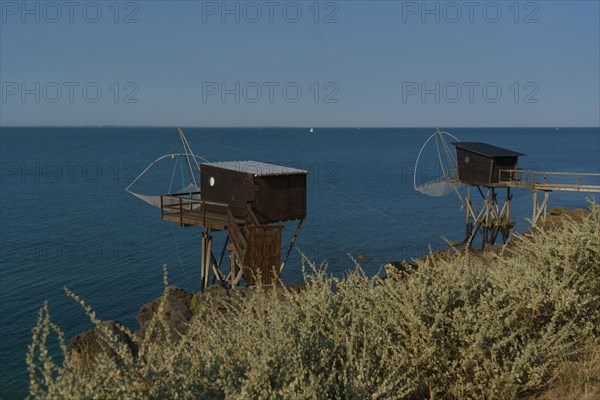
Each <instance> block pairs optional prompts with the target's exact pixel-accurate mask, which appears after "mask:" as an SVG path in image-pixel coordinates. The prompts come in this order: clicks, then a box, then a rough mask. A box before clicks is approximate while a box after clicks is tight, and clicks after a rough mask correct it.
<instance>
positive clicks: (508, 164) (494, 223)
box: [414, 129, 600, 246]
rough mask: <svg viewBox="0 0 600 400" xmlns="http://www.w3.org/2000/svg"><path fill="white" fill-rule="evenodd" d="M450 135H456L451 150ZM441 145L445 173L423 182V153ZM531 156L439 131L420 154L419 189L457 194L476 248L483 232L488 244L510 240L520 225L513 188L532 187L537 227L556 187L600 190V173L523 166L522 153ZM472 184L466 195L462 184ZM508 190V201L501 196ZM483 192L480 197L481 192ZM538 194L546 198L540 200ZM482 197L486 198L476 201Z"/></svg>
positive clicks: (439, 154)
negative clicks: (514, 217) (515, 217)
mask: <svg viewBox="0 0 600 400" xmlns="http://www.w3.org/2000/svg"><path fill="white" fill-rule="evenodd" d="M446 138H452V139H454V141H453V142H451V143H450V144H451V145H454V146H455V152H454V153H453V152H452V151H451V150H450V146H449V145H448V143H447V142H446ZM430 143H431V144H432V143H435V146H436V150H437V151H436V152H435V154H437V159H438V162H439V166H440V167H441V168H440V169H441V171H440V172H441V173H440V174H439V175H440V176H439V177H437V178H435V179H430V180H429V181H427V182H424V183H423V182H422V183H420V184H419V183H417V177H418V166H419V161H420V159H421V155H422V154H423V152H424V149H425V148H426V146H427V145H428V144H430ZM521 156H525V154H523V153H520V152H518V151H514V150H509V149H506V148H503V147H499V146H495V145H491V144H488V143H482V142H461V141H459V140H458V139H457V138H456V137H455V136H453V135H451V134H449V133H447V132H442V131H440V130H439V129H438V130H437V131H436V132H435V133H434V134H433V135H431V136H430V137H429V138H428V139H427V141H426V142H425V144H424V145H423V147H422V148H421V150H420V151H419V155H418V156H417V162H416V164H415V172H414V188H415V190H417V191H420V192H421V193H424V194H426V195H429V196H444V195H446V194H448V193H451V192H453V191H454V192H455V193H456V194H457V196H458V197H459V199H460V201H461V203H462V207H463V208H464V209H465V211H466V215H465V219H466V220H465V224H466V236H465V241H464V243H465V244H467V245H468V246H470V245H471V244H472V241H473V239H474V238H475V236H477V235H478V234H479V235H480V236H481V238H482V246H485V245H486V244H494V243H495V242H496V240H498V238H499V237H501V238H502V240H503V242H506V241H507V240H508V238H509V236H510V234H511V232H512V230H513V228H514V221H513V220H512V219H511V216H510V206H511V201H512V198H513V194H512V193H511V189H512V188H521V189H527V190H529V191H531V193H532V195H533V214H532V219H531V223H532V225H535V224H537V223H538V221H540V220H544V219H545V218H546V213H547V207H548V199H549V196H550V193H551V192H552V191H555V190H560V191H573V192H600V174H598V173H583V172H542V171H534V170H523V169H519V168H518V162H519V157H521ZM462 186H466V194H464V195H463V194H462V193H461V191H460V190H459V189H460V187H462ZM502 191H505V196H502V197H504V201H502V200H499V197H498V195H499V194H500V193H501V192H502ZM477 193H478V194H479V196H477ZM538 194H542V195H543V198H542V201H541V202H540V201H539V200H538ZM477 197H480V199H481V201H480V202H476V199H477Z"/></svg>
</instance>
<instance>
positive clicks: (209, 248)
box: [202, 229, 212, 290]
mask: <svg viewBox="0 0 600 400" xmlns="http://www.w3.org/2000/svg"><path fill="white" fill-rule="evenodd" d="M211 255H212V237H211V236H210V233H209V232H208V229H207V233H206V255H205V256H204V262H205V264H204V276H203V282H202V285H203V288H204V289H205V290H206V288H208V276H209V275H210V264H211V262H212V260H211Z"/></svg>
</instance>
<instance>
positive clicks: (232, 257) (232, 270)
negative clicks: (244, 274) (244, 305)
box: [229, 250, 237, 286]
mask: <svg viewBox="0 0 600 400" xmlns="http://www.w3.org/2000/svg"><path fill="white" fill-rule="evenodd" d="M235 257H236V254H235V250H231V251H230V253H229V261H230V263H231V265H230V268H229V275H230V277H231V278H230V279H231V286H234V282H235V278H236V276H237V272H236V261H235Z"/></svg>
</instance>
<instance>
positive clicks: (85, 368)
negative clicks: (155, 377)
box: [69, 321, 138, 373]
mask: <svg viewBox="0 0 600 400" xmlns="http://www.w3.org/2000/svg"><path fill="white" fill-rule="evenodd" d="M106 330H108V331H109V332H110V333H111V334H112V335H113V336H114V337H115V338H116V341H117V343H118V344H120V345H124V348H125V349H126V351H128V352H129V354H131V355H132V356H133V357H134V358H135V357H137V353H138V348H137V345H136V344H135V343H134V341H133V339H132V338H131V337H130V336H129V335H128V334H127V333H126V332H125V330H124V329H123V325H122V324H121V323H120V322H118V321H102V322H101V323H100V326H97V327H95V328H94V329H90V330H89V331H85V332H82V333H80V334H78V335H75V336H73V338H72V339H71V340H70V341H69V348H70V349H71V361H72V363H73V367H74V368H75V369H76V370H78V371H80V372H83V373H91V372H93V370H94V364H95V361H96V357H97V356H98V355H100V354H107V355H108V356H109V357H111V358H112V359H113V360H114V361H115V362H117V363H121V362H123V360H122V359H121V356H120V355H119V354H118V353H117V351H115V349H114V348H113V347H112V345H111V343H112V341H110V340H109V339H108V337H107V336H106V335H107V333H106Z"/></svg>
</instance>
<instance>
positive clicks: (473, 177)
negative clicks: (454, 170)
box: [456, 148, 492, 185]
mask: <svg viewBox="0 0 600 400" xmlns="http://www.w3.org/2000/svg"><path fill="white" fill-rule="evenodd" d="M466 157H469V162H468V163H467V162H466V161H465V159H466ZM456 163H457V164H458V179H459V180H460V181H461V182H464V183H470V184H472V185H483V184H486V183H489V182H490V174H491V168H492V159H491V158H488V157H484V156H482V155H481V154H477V153H473V152H470V151H467V150H464V149H461V148H457V149H456Z"/></svg>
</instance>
